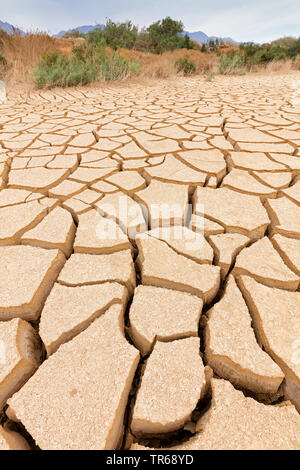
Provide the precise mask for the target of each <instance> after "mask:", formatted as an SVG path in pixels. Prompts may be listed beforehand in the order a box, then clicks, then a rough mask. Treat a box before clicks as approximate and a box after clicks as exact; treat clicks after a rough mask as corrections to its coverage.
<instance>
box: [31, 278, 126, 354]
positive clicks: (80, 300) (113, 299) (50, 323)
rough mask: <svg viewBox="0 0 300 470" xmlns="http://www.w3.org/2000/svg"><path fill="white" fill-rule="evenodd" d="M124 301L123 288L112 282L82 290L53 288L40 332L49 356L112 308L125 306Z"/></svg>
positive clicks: (57, 286) (44, 311) (46, 305)
mask: <svg viewBox="0 0 300 470" xmlns="http://www.w3.org/2000/svg"><path fill="white" fill-rule="evenodd" d="M126 301H127V290H126V288H125V287H124V286H122V285H120V284H117V283H115V282H114V283H111V282H106V283H104V284H99V285H92V286H82V287H67V286H63V285H60V284H55V285H54V287H53V289H52V291H51V292H50V295H49V297H48V298H47V300H46V303H45V306H44V308H43V311H42V315H41V321H40V329H39V333H40V337H41V338H42V340H43V343H44V345H45V347H46V351H47V354H48V356H50V355H51V354H53V353H54V352H55V351H56V350H57V349H58V348H59V346H60V345H61V344H63V343H66V342H67V341H70V340H71V339H73V338H74V337H75V336H76V335H77V334H78V333H80V332H81V331H83V330H84V329H85V328H87V327H88V326H89V324H90V323H91V322H92V321H94V320H95V318H97V317H99V316H100V315H102V314H103V313H104V312H105V311H106V310H107V309H108V308H109V307H110V306H111V305H112V304H114V303H121V304H122V305H124V306H125V304H126Z"/></svg>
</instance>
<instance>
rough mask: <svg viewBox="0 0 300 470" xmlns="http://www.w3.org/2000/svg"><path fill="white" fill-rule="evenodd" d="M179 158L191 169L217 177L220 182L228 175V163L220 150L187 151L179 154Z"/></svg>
mask: <svg viewBox="0 0 300 470" xmlns="http://www.w3.org/2000/svg"><path fill="white" fill-rule="evenodd" d="M178 156H179V158H180V159H181V161H182V162H183V163H186V164H187V165H188V166H190V167H191V168H194V169H195V170H200V171H203V172H204V173H208V174H209V175H214V176H216V178H217V180H218V182H219V181H221V179H222V178H223V177H224V176H225V174H226V162H225V159H224V155H223V153H222V152H221V151H220V150H217V149H213V150H186V151H184V152H178Z"/></svg>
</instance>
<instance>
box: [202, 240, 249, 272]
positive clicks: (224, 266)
mask: <svg viewBox="0 0 300 470" xmlns="http://www.w3.org/2000/svg"><path fill="white" fill-rule="evenodd" d="M209 240H210V242H211V244H212V246H213V248H214V252H215V264H217V265H218V266H220V268H221V275H222V277H223V278H225V277H226V276H227V274H228V271H229V269H230V267H231V266H232V264H233V263H234V261H235V258H236V256H237V255H238V253H240V251H241V250H242V249H243V248H245V246H247V245H248V244H249V242H250V239H249V238H248V237H246V236H245V235H241V234H240V233H222V234H219V235H211V236H210V237H209Z"/></svg>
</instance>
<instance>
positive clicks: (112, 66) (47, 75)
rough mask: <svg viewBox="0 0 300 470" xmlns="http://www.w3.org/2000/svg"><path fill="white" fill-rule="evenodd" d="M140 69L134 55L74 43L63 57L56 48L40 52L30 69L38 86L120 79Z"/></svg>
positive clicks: (81, 83)
mask: <svg viewBox="0 0 300 470" xmlns="http://www.w3.org/2000/svg"><path fill="white" fill-rule="evenodd" d="M139 72H140V65H139V64H138V63H137V62H136V61H135V60H134V59H129V60H128V59H126V58H125V57H122V56H121V55H120V54H119V53H118V52H113V53H111V54H110V53H108V52H107V50H106V49H105V48H104V47H103V46H95V47H91V46H89V45H82V46H78V47H75V48H74V50H73V54H72V56H71V57H70V58H67V57H66V56H64V55H63V54H62V53H60V52H51V53H44V54H43V57H42V60H41V62H40V63H39V64H38V66H37V67H36V68H35V69H34V70H33V79H34V82H35V83H36V85H37V86H38V87H44V86H61V87H65V86H76V85H87V84H88V83H91V82H95V81H97V80H100V79H104V80H121V79H124V78H127V77H130V76H132V75H135V74H137V73H139Z"/></svg>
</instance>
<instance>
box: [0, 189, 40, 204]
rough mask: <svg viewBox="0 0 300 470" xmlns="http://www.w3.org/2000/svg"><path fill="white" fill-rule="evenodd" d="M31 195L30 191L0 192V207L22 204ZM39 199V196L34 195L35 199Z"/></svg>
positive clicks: (8, 190) (5, 190)
mask: <svg viewBox="0 0 300 470" xmlns="http://www.w3.org/2000/svg"><path fill="white" fill-rule="evenodd" d="M31 194H32V193H31V192H30V191H26V190H25V189H3V190H2V191H1V192H0V207H1V208H2V207H6V206H13V205H15V204H21V203H24V202H26V200H27V198H28V197H29V196H30V195H31ZM40 197H41V195H40V194H39V195H36V198H37V199H38V198H40Z"/></svg>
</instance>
